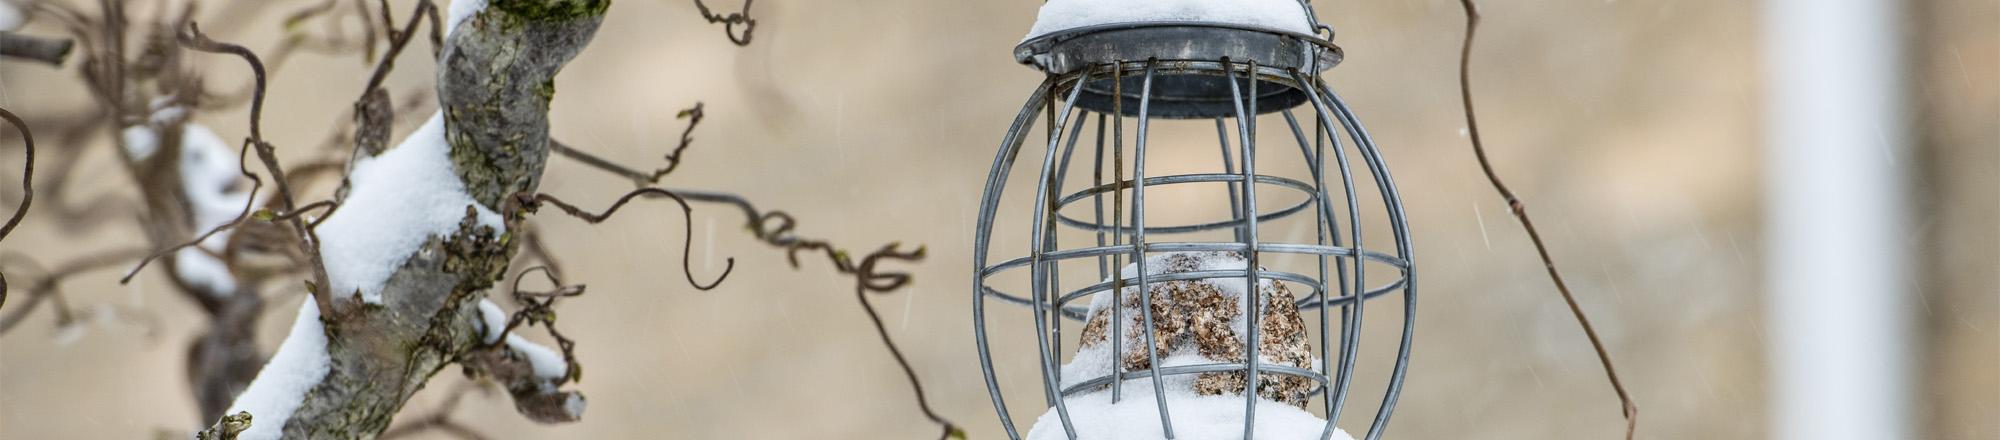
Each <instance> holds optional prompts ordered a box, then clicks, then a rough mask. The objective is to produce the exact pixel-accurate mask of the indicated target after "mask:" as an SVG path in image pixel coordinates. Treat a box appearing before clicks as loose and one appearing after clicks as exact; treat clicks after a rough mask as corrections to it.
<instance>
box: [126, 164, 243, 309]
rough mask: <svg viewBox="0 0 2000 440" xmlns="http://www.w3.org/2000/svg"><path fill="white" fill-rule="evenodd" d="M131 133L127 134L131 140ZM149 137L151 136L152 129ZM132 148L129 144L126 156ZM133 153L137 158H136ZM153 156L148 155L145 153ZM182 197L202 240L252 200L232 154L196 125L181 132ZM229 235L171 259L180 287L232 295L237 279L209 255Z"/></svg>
mask: <svg viewBox="0 0 2000 440" xmlns="http://www.w3.org/2000/svg"><path fill="white" fill-rule="evenodd" d="M140 128H144V127H136V126H135V127H132V128H128V129H126V132H127V133H128V138H129V134H130V133H131V132H132V130H133V129H140ZM146 130H148V131H147V132H148V133H151V131H150V130H151V129H146ZM132 145H134V144H133V143H131V142H130V139H128V142H127V144H126V148H127V149H128V151H129V150H130V149H131V148H132ZM135 153H136V152H135ZM146 154H147V155H151V154H152V152H151V151H147V152H146ZM180 176H181V195H182V198H183V199H185V200H186V201H187V202H188V206H189V208H191V209H192V211H193V212H192V214H193V215H194V228H195V229H194V233H195V234H204V233H207V232H208V231H209V230H213V229H215V228H217V227H220V226H222V225H225V224H229V222H231V221H234V220H236V216H237V215H239V214H242V213H243V205H244V204H246V203H248V202H249V201H250V197H251V196H252V194H250V192H249V190H248V189H249V188H248V187H247V186H246V185H242V184H241V183H242V180H243V172H242V169H241V168H239V167H238V164H237V161H236V155H234V154H230V151H229V146H228V144H224V143H223V141H222V137H221V136H217V135H216V134H215V131H213V130H209V129H208V127H204V126H201V125H200V124H187V125H184V126H182V127H181V160H180ZM229 232H230V231H222V232H219V233H216V234H215V235H211V236H209V237H208V239H206V240H202V242H201V243H198V244H197V245H196V247H189V248H184V249H181V250H179V251H176V252H175V253H174V276H175V277H176V278H179V279H180V280H181V282H184V283H187V284H188V285H190V286H193V287H195V288H196V289H199V290H202V291H204V292H206V293H208V294H212V295H229V294H231V293H234V292H236V275H235V274H234V273H231V272H230V271H229V266H228V265H227V264H225V263H223V261H222V260H221V259H218V258H215V256H214V255H212V254H210V252H221V251H222V250H223V246H225V245H227V244H228V243H229Z"/></svg>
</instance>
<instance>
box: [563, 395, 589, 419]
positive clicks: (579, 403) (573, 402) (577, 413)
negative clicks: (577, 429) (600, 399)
mask: <svg viewBox="0 0 2000 440" xmlns="http://www.w3.org/2000/svg"><path fill="white" fill-rule="evenodd" d="M587 403H589V402H586V401H584V400H583V394H581V393H569V398H568V399H564V400H563V412H564V413H566V414H569V418H570V419H580V418H583V408H584V407H585V406H587Z"/></svg>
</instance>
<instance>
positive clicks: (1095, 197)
mask: <svg viewBox="0 0 2000 440" xmlns="http://www.w3.org/2000/svg"><path fill="white" fill-rule="evenodd" d="M1104 119H1105V116H1104V114H1103V113H1098V114H1097V149H1096V153H1097V159H1096V160H1095V161H1093V162H1091V165H1090V187H1091V188H1096V187H1099V186H1104ZM1090 204H1091V205H1093V206H1094V207H1095V209H1094V210H1093V211H1092V212H1091V217H1090V219H1091V221H1094V222H1096V224H1100V225H1101V224H1104V193H1101V192H1100V193H1092V194H1091V195H1090ZM1091 229H1092V231H1091V232H1093V233H1094V234H1096V235H1097V247H1104V229H1101V228H1091ZM1106 257H1107V256H1105V255H1098V256H1097V279H1100V280H1101V279H1104V278H1105V277H1108V276H1111V275H1110V269H1109V268H1107V267H1105V265H1106V264H1109V260H1106ZM1084 319H1090V317H1088V316H1085V317H1084ZM1114 394H1115V393H1114Z"/></svg>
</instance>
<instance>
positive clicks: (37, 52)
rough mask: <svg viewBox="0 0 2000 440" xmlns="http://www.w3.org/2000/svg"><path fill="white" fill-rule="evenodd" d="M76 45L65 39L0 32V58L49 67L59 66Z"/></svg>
mask: <svg viewBox="0 0 2000 440" xmlns="http://www.w3.org/2000/svg"><path fill="white" fill-rule="evenodd" d="M75 45H76V43H75V42H73V41H70V40H67V39H55V38H42V37H35V36H28V35H20V34H15V33H11V32H0V57H10V58H20V59H24V60H29V61H35V62H40V63H43V64H48V65H50V66H61V65H62V64H63V61H66V60H68V59H69V51H70V49H71V48H72V47H74V46H75Z"/></svg>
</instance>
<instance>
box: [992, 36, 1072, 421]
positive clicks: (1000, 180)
mask: <svg viewBox="0 0 2000 440" xmlns="http://www.w3.org/2000/svg"><path fill="white" fill-rule="evenodd" d="M1056 78H1057V77H1056V76H1053V75H1051V76H1049V78H1048V79H1046V80H1043V81H1042V85H1041V87H1037V88H1035V93H1034V94H1032V95H1029V97H1028V103H1027V104H1025V105H1022V106H1021V112H1020V114H1018V115H1015V116H1014V124H1013V125H1012V126H1011V127H1009V128H1008V129H1007V136H1006V137H1005V138H1003V139H1001V140H1000V148H999V150H1000V151H999V152H996V153H994V157H993V169H992V170H991V171H989V172H988V173H987V174H986V190H985V194H983V195H981V196H980V203H979V222H978V224H977V226H976V227H975V229H974V233H973V236H972V249H973V250H972V273H973V274H974V276H973V279H972V296H973V298H972V333H973V337H974V339H975V340H977V341H978V344H977V345H978V348H979V368H980V370H981V372H982V373H985V376H986V391H987V395H988V396H991V397H992V398H993V410H994V411H995V412H997V413H999V414H1000V426H1001V427H1003V428H1006V430H1007V437H1008V438H1012V439H1019V438H1021V434H1020V432H1018V431H1016V430H1015V428H1014V417H1013V416H1012V415H1010V414H1008V412H1007V399H1006V397H1005V396H1003V395H1002V393H1001V391H1000V381H999V377H998V376H997V375H996V374H995V371H994V370H993V347H992V345H991V344H989V343H988V342H987V339H986V258H987V250H988V247H989V246H990V245H991V244H992V241H993V215H994V211H996V210H998V208H999V207H1000V195H1001V193H1002V192H1003V191H1004V190H1006V187H1007V174H1008V171H1009V170H1012V169H1013V168H1014V158H1015V157H1016V156H1017V155H1018V154H1017V153H1020V151H1021V142H1022V141H1023V140H1026V139H1027V137H1026V136H1023V134H1024V133H1025V132H1026V129H1027V128H1028V127H1029V126H1030V125H1032V124H1034V121H1035V116H1037V115H1039V114H1040V113H1041V110H1042V101H1043V100H1045V99H1047V98H1048V95H1049V91H1050V89H1051V88H1053V87H1054V86H1055V83H1056Z"/></svg>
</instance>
